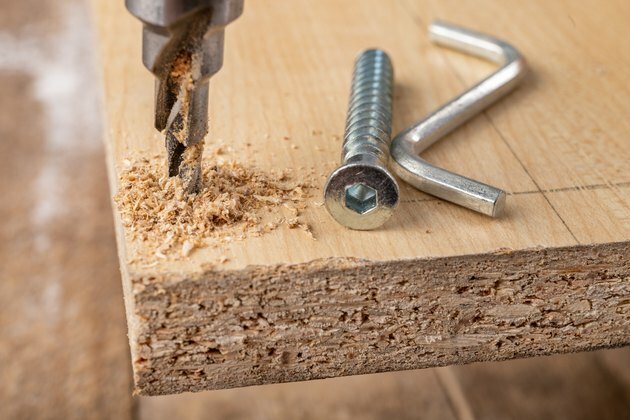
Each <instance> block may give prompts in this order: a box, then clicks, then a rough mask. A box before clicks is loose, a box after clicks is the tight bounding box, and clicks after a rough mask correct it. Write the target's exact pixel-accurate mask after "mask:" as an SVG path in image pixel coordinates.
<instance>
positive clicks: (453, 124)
mask: <svg viewBox="0 0 630 420" xmlns="http://www.w3.org/2000/svg"><path fill="white" fill-rule="evenodd" d="M429 35H430V37H431V40H432V41H434V42H435V43H437V44H438V45H442V46H445V47H450V48H453V49H455V50H458V51H462V52H465V53H468V54H471V55H474V56H477V57H480V58H484V59H486V60H489V61H492V62H495V63H497V64H500V65H501V67H500V68H499V69H498V70H497V71H495V72H494V73H493V74H491V75H490V76H489V77H487V78H486V79H484V80H482V81H481V82H479V83H477V84H476V85H474V86H473V87H471V88H470V89H468V90H466V91H465V92H464V93H462V94H461V95H459V96H457V97H456V98H454V99H452V100H450V101H449V102H447V103H446V104H444V105H442V106H441V107H440V108H439V109H438V110H436V111H434V112H433V113H431V114H429V115H428V116H427V117H425V118H424V119H422V120H421V121H419V122H417V123H415V124H413V125H412V126H410V127H408V128H407V129H405V130H404V131H402V132H401V133H400V134H398V135H397V136H396V137H395V138H394V140H393V141H392V144H391V148H390V153H391V156H392V157H393V163H392V165H393V169H394V172H395V173H396V174H397V175H398V176H399V177H400V178H401V179H403V180H404V181H405V182H407V183H409V184H411V185H413V186H414V187H415V188H417V189H419V190H421V191H424V192H426V193H428V194H431V195H434V196H436V197H439V198H442V199H444V200H447V201H450V202H452V203H455V204H459V205H460V206H463V207H466V208H469V209H471V210H475V211H477V212H480V213H483V214H486V215H488V216H492V217H496V216H499V215H500V214H501V212H502V210H503V207H504V204H505V192H504V191H502V190H500V189H498V188H495V187H493V186H490V185H487V184H484V183H482V182H479V181H475V180H474V179H470V178H467V177H465V176H462V175H458V174H455V173H453V172H450V171H447V170H446V169H442V168H438V167H437V166H434V165H432V164H430V163H429V162H427V161H425V160H424V159H421V158H420V157H419V156H418V154H420V153H421V152H423V151H424V150H426V149H427V148H429V147H430V146H431V145H432V144H433V143H435V142H436V141H438V140H439V139H441V138H442V137H444V136H446V135H447V134H448V133H450V132H451V131H453V130H455V129H456V128H457V127H459V126H460V125H462V124H463V123H464V122H466V121H468V120H469V119H470V118H472V117H473V116H475V115H477V114H479V113H480V112H482V111H483V110H484V109H486V108H487V107H488V106H490V105H491V104H492V103H494V102H495V101H497V100H498V99H500V98H501V97H503V96H504V95H505V94H507V93H508V92H510V91H511V90H512V89H513V88H514V87H515V86H516V85H517V84H518V82H520V81H521V79H522V78H523V76H524V75H525V72H526V64H525V60H524V58H523V57H522V56H521V54H520V53H519V52H518V51H517V50H516V49H515V48H514V47H512V46H511V45H510V44H508V43H506V42H504V41H501V40H499V39H496V38H494V37H491V36H489V35H484V34H481V33H478V32H475V31H471V30H468V29H465V28H462V27H459V26H455V25H452V24H449V23H445V22H434V23H433V24H431V25H430V26H429Z"/></svg>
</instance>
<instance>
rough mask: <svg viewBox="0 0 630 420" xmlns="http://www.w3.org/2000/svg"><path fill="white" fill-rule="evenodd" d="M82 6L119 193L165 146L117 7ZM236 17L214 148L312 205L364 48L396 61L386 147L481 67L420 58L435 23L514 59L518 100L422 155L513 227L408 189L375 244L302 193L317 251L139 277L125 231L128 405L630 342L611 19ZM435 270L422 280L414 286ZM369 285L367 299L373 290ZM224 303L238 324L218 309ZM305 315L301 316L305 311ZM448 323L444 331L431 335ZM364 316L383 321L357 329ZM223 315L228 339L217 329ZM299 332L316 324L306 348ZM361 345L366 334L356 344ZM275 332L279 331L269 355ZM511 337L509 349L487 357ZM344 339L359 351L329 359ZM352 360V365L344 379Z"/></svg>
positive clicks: (541, 12)
mask: <svg viewBox="0 0 630 420" xmlns="http://www.w3.org/2000/svg"><path fill="white" fill-rule="evenodd" d="M94 5H95V10H96V13H95V17H96V23H97V28H98V34H99V35H98V37H99V40H100V47H101V59H102V60H101V62H102V65H103V68H104V72H103V76H104V85H105V110H106V113H107V124H106V130H107V145H108V147H109V158H110V169H111V170H110V175H111V184H112V187H113V189H114V190H115V188H116V184H117V177H118V173H119V172H118V171H119V170H120V168H121V164H122V162H123V159H125V158H128V157H129V156H130V155H132V154H137V153H144V154H147V155H151V154H155V153H159V152H161V145H162V140H161V137H160V135H159V133H157V132H155V130H154V129H153V128H152V124H151V121H152V112H153V108H152V101H153V93H152V89H153V80H152V76H151V75H150V74H149V73H148V72H147V71H146V70H145V69H144V68H143V67H142V65H141V64H140V36H139V32H140V25H139V23H138V22H137V21H135V20H134V19H133V18H132V17H131V16H129V15H128V13H127V12H126V11H125V10H124V8H123V7H122V5H119V4H116V3H114V2H111V3H110V2H104V1H101V2H94ZM246 7H247V9H246V12H245V14H244V16H243V17H242V18H240V19H239V20H238V21H237V22H235V23H234V24H232V25H230V26H229V27H228V29H227V36H226V52H225V64H224V69H223V70H222V71H221V72H220V73H219V74H218V75H217V76H215V77H214V78H213V79H212V81H211V100H210V110H211V111H210V113H211V122H210V124H211V132H210V135H209V137H208V143H209V144H212V143H213V142H217V143H218V142H227V143H229V144H230V145H231V148H232V150H233V152H232V153H231V157H233V158H235V159H238V160H242V161H246V162H249V163H252V164H255V165H256V166H257V167H259V168H261V169H263V170H269V169H272V168H278V167H280V168H283V167H289V168H294V169H295V170H297V171H299V170H301V169H300V168H313V170H314V172H315V174H316V177H317V179H318V180H319V181H317V182H316V184H317V185H318V187H320V186H321V185H323V182H324V180H325V178H326V176H327V174H328V173H329V172H330V170H331V169H333V168H334V167H335V166H336V165H337V163H338V162H337V159H338V155H339V150H340V144H339V143H340V140H339V137H340V134H341V133H342V131H343V121H344V117H345V108H346V100H347V96H348V88H349V79H350V74H351V69H352V62H353V59H354V57H355V56H356V55H357V53H358V52H360V51H361V50H362V49H364V48H367V47H372V46H378V47H381V48H384V49H386V50H387V51H388V52H389V53H390V55H391V56H392V59H393V62H394V67H395V72H396V93H395V101H394V116H395V117H394V131H398V130H400V129H402V128H404V127H405V126H406V125H407V124H409V123H410V122H412V121H414V120H416V119H418V118H419V117H420V116H422V115H423V114H426V113H427V112H429V111H430V110H431V109H433V108H435V107H436V106H438V105H439V104H440V103H442V102H443V101H445V100H447V99H449V98H450V97H451V96H453V95H455V94H456V93H458V92H459V91H461V90H462V89H463V88H464V87H465V86H467V85H468V84H470V83H472V82H473V81H474V80H477V79H479V78H481V77H483V76H484V75H485V74H487V73H488V72H489V71H490V69H491V67H490V66H488V65H486V64H483V63H479V62H478V61H476V60H473V59H470V58H467V57H463V56H461V55H458V54H456V53H452V52H448V51H444V50H442V49H439V48H437V47H435V46H431V45H430V43H429V41H428V37H427V36H426V25H427V23H428V22H430V20H432V19H433V18H440V19H444V20H448V21H452V22H455V23H459V24H462V25H465V26H469V27H471V28H473V29H477V30H482V31H486V32H488V33H491V34H493V35H496V36H499V37H502V38H504V39H506V40H508V41H509V42H511V43H513V44H514V45H515V46H516V47H518V48H519V49H520V50H521V51H522V52H523V54H524V55H525V57H526V58H527V59H528V61H529V63H530V66H531V69H532V71H531V75H530V76H529V78H528V79H527V80H526V81H525V83H524V84H523V86H522V87H520V88H519V89H518V90H517V92H515V93H514V94H512V95H511V96H510V97H508V98H506V99H505V100H503V101H502V102H500V103H499V104H497V105H496V106H495V107H493V108H492V109H490V110H489V111H488V112H486V113H484V115H482V116H480V117H478V118H476V119H475V120H474V121H472V122H471V123H469V124H467V125H466V126H465V127H463V128H462V129H460V130H458V131H457V132H456V133H453V135H451V136H449V138H447V139H445V140H444V141H443V142H441V143H440V144H437V145H435V146H434V147H433V148H432V149H431V150H429V151H428V152H427V153H426V154H425V156H426V158H427V159H428V160H430V161H431V162H434V163H438V164H440V165H442V166H444V167H447V168H452V169H456V170H457V171H458V172H460V173H463V174H465V175H467V176H471V177H474V178H477V179H480V180H483V181H485V182H488V183H490V184H493V185H498V186H501V187H503V188H504V189H506V190H507V191H508V192H509V196H508V203H507V214H506V216H505V217H503V218H501V219H499V220H491V219H488V218H486V217H484V216H480V215H476V214H474V213H471V212H469V211H467V210H464V209H461V208H458V207H456V206H453V205H450V204H448V203H443V202H441V201H439V200H436V199H433V198H431V197H429V196H426V195H424V194H422V193H419V192H416V191H414V190H412V189H411V188H409V187H405V186H403V188H402V203H401V206H400V208H399V209H398V211H397V213H396V215H395V216H394V217H393V218H392V220H391V221H390V222H389V223H388V224H387V225H386V226H385V227H384V228H383V229H380V230H377V231H373V232H353V231H349V230H346V229H344V228H342V227H341V226H339V225H337V224H336V223H334V222H333V221H332V219H331V218H330V217H329V216H328V214H327V213H326V212H325V210H324V208H323V207H322V206H321V205H319V203H318V202H319V201H321V199H320V198H319V197H320V196H321V191H320V190H316V191H315V193H314V198H313V200H312V202H311V203H310V205H309V207H308V209H307V211H306V212H305V214H304V218H305V219H306V222H307V223H308V224H309V226H310V227H311V229H312V231H313V234H314V236H315V238H316V240H311V239H310V238H308V237H307V236H306V235H305V234H304V232H302V231H299V230H289V229H279V230H277V231H275V232H272V233H270V234H268V235H264V236H262V237H258V238H249V239H247V240H244V241H239V242H234V243H231V244H229V245H221V246H219V247H217V248H214V247H207V248H204V249H200V250H198V251H196V252H194V253H193V254H192V255H191V257H190V259H188V260H186V261H177V262H173V261H162V260H159V259H158V258H156V261H155V264H151V267H150V268H143V267H142V266H140V265H139V264H133V263H130V259H131V258H132V257H133V256H134V254H135V253H136V252H137V250H138V249H139V248H141V247H142V246H143V244H142V243H140V242H134V241H130V240H128V237H127V236H126V235H125V232H124V231H123V230H122V227H121V225H120V223H119V222H118V226H117V227H118V240H119V253H120V257H121V265H122V271H123V282H124V284H125V287H126V299H127V311H128V322H129V325H130V340H131V345H132V356H133V359H134V371H135V374H136V386H137V390H138V391H139V392H143V393H169V392H179V391H184V390H199V389H205V388H216V387H226V386H238V385H246V384H253V383H264V382H269V381H287V380H301V379H310V378H317V377H326V376H337V375H342V374H353V373H367V372H374V371H382V370H391V369H403V368H411V367H422V366H430V365H441V364H446V363H458V362H468V361H474V360H492V359H502V358H509V357H516V356H524V355H533V354H545V353H551V352H558V351H576V350H580V349H587V348H594V347H599V346H610V345H621V344H625V343H627V342H628V341H629V340H630V339H629V332H628V325H627V304H625V303H624V302H627V298H628V294H629V293H628V281H627V279H628V264H629V263H628V258H627V254H628V249H629V246H628V239H629V237H630V222H629V221H630V218H629V216H628V214H629V207H630V206H629V200H630V199H629V194H628V192H629V191H630V170H629V169H628V162H629V158H630V143H629V142H628V140H627V139H628V134H629V133H630V130H629V128H630V127H629V125H628V124H629V123H628V121H627V119H626V118H625V117H624V116H625V111H624V110H625V108H626V105H627V104H628V103H630V92H629V88H628V86H627V84H625V83H624V82H623V81H624V72H623V70H622V69H623V67H624V63H625V61H624V60H627V55H624V54H620V53H619V52H620V51H625V49H627V46H626V45H625V44H624V43H623V40H622V39H621V38H619V37H617V36H616V35H615V34H616V33H617V31H618V30H621V29H620V28H623V27H624V22H626V21H627V17H628V16H629V15H630V14H629V11H628V6H627V5H626V4H625V3H623V2H616V3H615V2H610V3H607V4H606V5H605V6H601V5H598V4H596V2H594V1H591V2H589V1H582V2H572V3H567V4H564V3H563V4H562V5H560V4H557V5H556V4H553V5H549V4H547V3H545V2H539V1H536V2H528V3H527V4H526V5H525V4H516V3H499V2H496V1H485V2H482V3H481V4H480V3H479V2H463V3H462V2H457V3H455V2H437V1H423V2H411V1H409V2H405V1H399V2H390V3H387V4H384V3H383V2H376V1H374V2H369V1H368V2H366V1H362V2H358V1H346V2H341V3H339V2H332V1H322V2H317V3H316V4H313V3H311V2H308V3H307V2H299V1H295V2H271V1H267V2H265V1H257V2H255V3H254V2H250V4H247V5H246ZM556 9H557V10H556ZM593 9H597V10H598V13H591V12H590V11H591V10H593ZM533 22H535V25H534V23H533ZM602 22H606V25H604V26H605V27H603V28H602ZM111 33H116V34H119V35H118V36H117V37H112V36H110V35H109V34H111ZM286 137H288V138H289V141H288V143H289V144H290V145H293V147H289V146H288V144H287V141H284V140H283V139H284V138H286ZM247 143H251V146H247ZM497 251H499V252H497ZM225 258H227V260H226V262H225V263H224V264H222V265H219V266H212V267H211V268H208V267H207V266H206V264H207V263H209V262H211V263H212V262H215V261H217V260H219V259H225ZM443 259H444V260H443ZM440 264H441V265H443V266H444V267H445V268H444V269H442V270H440V269H438V268H437V267H438V265H440ZM428 269H429V270H433V271H432V272H430V274H424V273H426V272H427V271H426V270H428ZM326 277H327V278H326ZM519 281H520V282H521V283H519ZM495 283H496V284H495ZM308 284H310V285H311V286H312V287H310V288H309V287H307V285H308ZM331 284H332V285H333V286H334V287H330V286H331ZM375 284H378V285H379V287H381V289H378V290H370V287H372V288H373V287H374V285H375ZM250 285H254V286H255V287H254V288H253V289H251V288H249V286H250ZM408 285H409V286H408ZM389 286H391V287H389ZM500 286H503V288H504V289H506V290H501V289H502V287H500ZM340 288H341V289H345V290H343V292H339V290H340ZM427 290H433V291H434V292H435V293H436V295H435V296H436V299H437V300H436V302H434V304H435V305H436V306H433V307H432V306H431V305H427V306H423V307H422V309H415V310H416V311H418V310H420V313H418V314H413V313H411V310H412V309H413V308H416V307H417V306H416V305H415V304H416V303H419V302H420V303H427V302H423V299H424V297H426V296H427V295H430V293H429V294H427V293H426V291H427ZM383 291H384V292H385V293H381V292H383ZM440 293H441V295H440ZM462 293H463V294H464V298H465V299H464V301H461V300H459V299H460V298H461V294H462ZM484 293H487V294H486V295H484ZM558 293H560V295H557V294H558ZM307 294H310V296H307ZM379 294H382V295H384V296H380V295H379ZM352 296H354V297H356V298H357V299H356V300H353V299H352ZM553 296H559V298H558V299H557V301H556V302H553V299H552V297H553ZM532 297H534V299H532ZM541 297H542V299H541ZM234 298H236V299H237V301H239V302H240V303H239V304H238V306H237V307H236V308H235V307H234V305H230V304H225V303H226V302H230V301H231V300H232V299H234ZM309 298H312V299H313V300H309ZM404 301H407V302H406V303H408V304H403V305H400V302H404ZM174 302H177V304H174ZM318 303H319V305H318ZM428 303H431V302H428ZM305 304H309V305H311V306H310V307H311V309H312V312H311V313H304V311H301V307H303V306H304V305H305ZM348 304H350V306H351V307H352V310H350V311H348V310H345V309H347V308H346V306H348ZM178 305H179V306H178ZM209 307H210V308H212V309H208V308H209ZM387 308H393V309H392V310H391V311H390V312H388V311H387ZM418 308H420V307H418ZM441 310H442V311H443V315H446V316H447V318H448V317H451V318H453V319H452V321H453V323H452V324H451V323H449V322H443V323H442V322H435V321H436V320H435V317H436V316H440V315H439V314H440V311H441ZM502 311H503V312H502ZM502 313H503V314H505V315H501V314H502ZM344 314H345V315H344ZM366 315H367V318H366ZM316 316H320V317H321V319H319V320H318V319H314V318H316ZM353 316H354V317H358V320H357V321H356V323H355V324H353V322H355V321H352V319H353ZM370 316H372V317H373V318H374V317H376V318H377V319H380V320H381V321H380V324H377V326H376V327H375V326H374V325H372V326H370V323H367V325H363V324H365V323H366V321H368V320H369V319H370ZM379 317H380V318H379ZM270 318H273V319H274V320H275V321H274V322H269V319H270ZM219 319H222V320H223V321H221V322H223V324H222V325H223V326H226V328H227V329H222V328H218V325H216V324H213V322H216V321H217V320H219ZM484 319H485V321H486V322H485V323H484V322H482V321H483V320H484ZM418 320H424V321H426V323H425V325H423V324H422V323H421V322H419V321H418ZM545 320H546V321H547V322H543V321H545ZM576 320H580V321H576ZM305 321H306V323H308V322H311V325H313V324H314V326H313V327H312V329H311V330H310V331H308V332H306V333H305V334H306V335H304V334H303V333H304V331H305V330H307V329H305V328H304V327H303V325H304V323H305ZM313 321H314V322H313ZM226 322H227V324H226ZM252 323H253V324H254V326H255V328H251V326H252V325H251V324H252ZM409 323H411V324H413V325H414V328H412V329H411V330H410V331H408V332H407V331H403V333H402V337H403V338H404V340H402V341H401V340H399V339H397V337H396V334H393V333H392V335H393V336H394V339H389V338H388V339H386V340H382V339H381V338H379V337H378V334H374V333H373V331H374V329H375V328H377V329H378V328H380V329H384V330H386V329H388V328H389V329H391V330H392V331H393V330H400V328H401V326H402V325H404V324H409ZM427 323H428V324H427ZM427 325H432V327H430V328H429V327H427ZM462 325H465V327H466V328H468V327H470V328H472V330H467V331H464V330H462V328H463V327H462ZM585 326H586V327H585ZM191 327H195V328H191ZM361 327H363V328H364V330H366V331H368V332H366V333H365V334H363V333H357V332H356V331H355V330H357V329H358V331H360V330H361ZM477 327H479V328H481V329H482V330H483V329H484V328H486V330H485V331H483V332H482V333H480V331H479V330H475V328H477ZM473 330H475V331H473ZM278 331H284V332H287V333H286V335H284V336H280V337H278V336H275V337H274V335H275V334H276V333H277V332H278ZM369 331H372V332H369ZM341 332H343V333H345V334H346V335H347V336H348V337H344V338H343V339H342V342H332V343H330V344H331V346H330V347H326V346H325V345H324V342H323V341H320V340H317V339H316V340H314V339H313V337H328V338H330V337H333V336H335V335H339V334H340V333H341ZM470 334H472V336H471V335H470ZM342 336H343V334H342ZM514 336H516V337H517V339H516V340H508V341H510V343H511V345H509V346H507V350H506V347H505V346H503V344H501V345H499V346H497V343H498V342H501V343H503V342H504V340H503V339H504V338H506V337H514ZM346 339H348V340H349V341H345V342H344V340H346ZM414 339H415V340H417V339H420V340H421V342H422V343H424V344H428V346H422V345H418V343H417V342H415V341H414ZM550 339H553V340H550ZM462 340H463V341H462ZM467 340H469V341H467ZM502 340H503V341H502ZM381 342H383V343H381ZM403 342H404V344H403ZM434 342H437V343H438V345H437V346H432V344H434ZM463 342H465V343H468V344H462V343H463ZM349 343H352V345H353V346H354V345H356V348H355V350H356V352H350V353H348V352H347V349H343V347H344V345H348V344H349ZM277 347H279V348H277ZM427 347H428V349H427ZM434 347H435V348H434ZM272 348H273V349H274V351H273V353H272V354H268V355H264V354H261V353H264V351H262V350H261V349H267V351H271V349H272ZM436 348H439V349H441V350H436ZM502 349H503V350H502ZM425 350H428V351H425ZM355 353H357V354H358V355H360V357H361V360H359V361H356V360H355V361H353V362H348V359H347V356H348V354H355ZM227 370H229V372H231V375H225V372H226V371H227Z"/></svg>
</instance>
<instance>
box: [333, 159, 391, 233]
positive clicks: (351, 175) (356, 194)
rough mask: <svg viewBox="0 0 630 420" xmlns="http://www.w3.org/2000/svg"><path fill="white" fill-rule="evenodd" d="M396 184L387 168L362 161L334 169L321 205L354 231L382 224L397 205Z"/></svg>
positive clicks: (373, 227)
mask: <svg viewBox="0 0 630 420" xmlns="http://www.w3.org/2000/svg"><path fill="white" fill-rule="evenodd" d="M398 197H399V191H398V184H397V183H396V180H395V179H394V177H393V176H392V175H391V174H390V173H389V172H388V171H387V169H385V168H383V167H380V166H377V165H370V164H365V163H351V164H346V165H343V166H341V167H339V168H337V169H336V170H335V171H334V172H333V173H332V174H331V175H330V177H329V178H328V181H327V182H326V187H325V189H324V204H325V205H326V209H327V210H328V212H329V213H330V214H331V215H332V216H333V218H334V219H335V220H336V221H337V222H339V223H341V224H342V225H344V226H346V227H349V228H350V229H356V230H371V229H375V228H377V227H379V226H381V225H382V224H383V223H385V222H386V221H387V220H388V219H389V218H390V216H391V215H392V213H393V212H394V209H395V208H396V206H397V205H398Z"/></svg>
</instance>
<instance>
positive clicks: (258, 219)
mask: <svg viewBox="0 0 630 420" xmlns="http://www.w3.org/2000/svg"><path fill="white" fill-rule="evenodd" d="M215 157H216V156H215ZM202 177H203V178H202V186H201V190H200V191H199V192H198V193H197V194H187V193H186V192H185V191H184V186H183V183H182V181H181V179H180V178H179V177H168V176H167V173H166V168H165V165H164V163H163V159H162V158H160V157H157V156H156V157H154V158H152V159H147V158H142V159H137V160H135V161H130V160H126V161H125V168H124V170H123V171H122V172H121V176H120V183H119V191H118V193H117V194H116V196H115V197H114V199H115V201H116V203H117V205H118V211H119V212H120V215H121V219H122V223H123V225H124V226H125V227H126V231H127V234H128V235H131V239H133V240H141V241H143V246H142V249H143V250H146V252H147V255H143V256H139V257H141V258H142V257H145V258H146V257H154V256H157V257H160V258H178V257H179V258H181V257H187V256H188V255H189V254H190V253H191V252H192V251H193V250H194V249H195V248H201V247H204V246H207V245H208V244H209V243H213V244H217V243H219V244H220V243H225V242H231V241H234V240H239V239H245V238H246V237H248V236H260V235H262V234H264V233H268V232H271V231H273V230H275V229H277V228H278V227H280V226H282V225H286V226H287V227H288V228H290V229H296V228H298V229H302V230H304V231H306V232H307V233H308V234H309V235H310V230H309V228H308V226H307V225H306V224H304V223H303V222H302V221H301V220H300V217H299V216H300V214H301V212H302V210H304V208H305V207H306V198H307V197H308V196H309V194H308V191H309V188H310V185H308V184H307V183H305V182H300V181H295V180H293V179H292V178H293V177H292V176H291V174H290V173H289V172H288V171H282V172H262V171H260V170H257V169H255V168H252V167H248V166H245V165H243V164H240V163H237V162H235V161H230V160H222V159H213V160H212V161H204V163H203V166H202Z"/></svg>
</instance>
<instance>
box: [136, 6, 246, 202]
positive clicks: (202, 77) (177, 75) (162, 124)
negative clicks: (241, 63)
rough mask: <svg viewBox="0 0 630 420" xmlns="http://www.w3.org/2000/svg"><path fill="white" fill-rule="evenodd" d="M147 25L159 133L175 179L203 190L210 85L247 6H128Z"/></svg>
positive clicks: (146, 54)
mask: <svg viewBox="0 0 630 420" xmlns="http://www.w3.org/2000/svg"><path fill="white" fill-rule="evenodd" d="M125 4H126V6H127V9H128V10H129V11H130V12H131V13H132V14H133V15H134V16H136V17H137V18H139V19H140V20H141V21H142V22H143V23H144V28H143V38H142V60H143V62H144V65H145V67H147V68H148V69H149V70H150V71H151V72H152V73H153V74H154V75H155V77H156V83H155V128H157V129H158V130H159V131H160V132H162V131H164V132H165V146H166V158H167V167H168V175H169V176H179V177H180V178H181V180H182V182H183V184H184V188H185V190H186V191H187V192H188V193H195V192H197V191H199V188H200V186H201V158H202V154H203V143H204V142H203V139H204V137H205V136H206V134H207V133H208V81H209V79H210V77H211V76H212V75H213V74H215V73H216V72H218V71H219V70H220V69H221V66H222V64H223V43H224V42H223V40H224V29H225V26H226V25H227V24H228V23H230V22H232V21H233V20H234V19H236V18H237V17H238V16H240V14H241V13H242V11H243V0H126V1H125Z"/></svg>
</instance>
